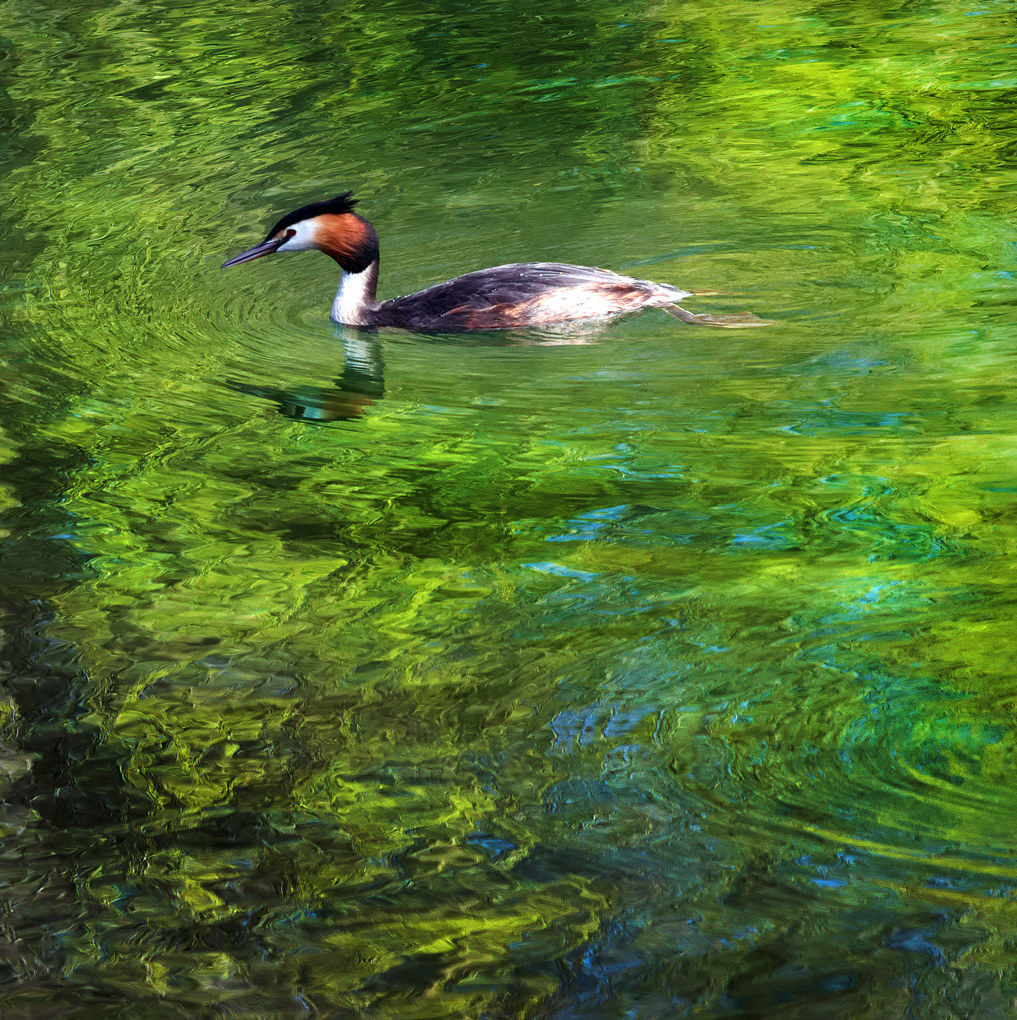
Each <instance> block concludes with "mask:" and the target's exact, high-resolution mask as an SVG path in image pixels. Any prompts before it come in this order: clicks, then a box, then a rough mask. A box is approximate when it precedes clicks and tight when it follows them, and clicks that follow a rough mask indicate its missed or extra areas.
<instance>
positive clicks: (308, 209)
mask: <svg viewBox="0 0 1017 1020" xmlns="http://www.w3.org/2000/svg"><path fill="white" fill-rule="evenodd" d="M356 204H357V200H356V199H355V198H354V197H353V192H352V191H344V192H343V193H342V194H341V195H336V197H335V198H328V199H326V200H325V201H324V202H312V203H311V204H310V205H302V206H301V207H300V208H299V209H294V210H293V212H288V213H287V214H286V215H285V216H283V217H282V219H280V220H279V222H278V223H276V225H275V226H274V227H273V228H272V229H271V230H270V231H269V232H268V233H267V234H266V235H265V240H266V241H267V240H268V239H269V238H270V237H272V236H273V234H278V233H279V231H280V230H285V229H286V228H287V227H292V226H293V224H294V223H299V222H300V221H301V220H309V219H312V218H313V217H315V216H321V215H323V214H324V213H331V214H333V215H337V214H339V213H348V212H353V207H354V206H355V205H356Z"/></svg>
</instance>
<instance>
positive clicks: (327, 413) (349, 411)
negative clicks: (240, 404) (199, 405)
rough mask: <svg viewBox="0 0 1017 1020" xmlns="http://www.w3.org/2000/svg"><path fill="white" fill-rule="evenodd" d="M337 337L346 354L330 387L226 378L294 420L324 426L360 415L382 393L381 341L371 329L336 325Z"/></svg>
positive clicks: (234, 387)
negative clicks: (282, 385) (282, 386)
mask: <svg viewBox="0 0 1017 1020" xmlns="http://www.w3.org/2000/svg"><path fill="white" fill-rule="evenodd" d="M339 339H340V340H341V341H342V344H343V350H344V352H345V355H346V364H345V366H344V368H343V374H342V375H341V376H340V377H339V378H338V379H336V380H335V384H334V385H332V386H295V387H293V389H289V390H286V389H278V388H277V387H274V386H256V385H254V384H252V383H244V382H239V381H238V380H236V379H226V380H225V385H226V386H228V387H229V388H230V389H231V390H235V391H236V392H237V393H246V394H248V395H249V396H252V397H261V398H262V399H264V400H271V401H274V402H275V403H276V404H277V405H278V407H279V413H280V414H281V415H283V416H284V417H286V418H292V419H293V420H294V421H306V422H308V423H310V424H312V425H325V424H327V423H328V422H333V421H353V420H354V419H357V418H362V417H363V416H364V414H365V413H366V412H367V409H368V408H369V407H371V405H372V404H374V403H375V401H377V400H381V399H382V398H383V397H384V396H385V367H384V363H383V361H382V357H381V344H380V343H379V341H378V336H377V333H376V332H375V331H374V330H364V329H359V330H352V329H344V328H342V327H340V330H339Z"/></svg>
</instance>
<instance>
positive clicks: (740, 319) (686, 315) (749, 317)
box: [663, 305, 776, 329]
mask: <svg viewBox="0 0 1017 1020" xmlns="http://www.w3.org/2000/svg"><path fill="white" fill-rule="evenodd" d="M663 308H664V311H665V312H667V314H668V315H673V316H674V317H675V318H676V319H681V321H682V322H687V323H688V324H689V325H690V326H720V327H721V328H722V329H748V328H750V327H752V326H773V325H776V324H775V323H774V322H773V321H772V320H771V319H760V318H759V316H758V315H753V314H752V312H738V313H737V314H734V315H696V313H695V312H690V311H689V310H688V309H687V308H682V306H681V305H664V306H663Z"/></svg>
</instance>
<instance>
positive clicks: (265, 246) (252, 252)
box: [219, 234, 292, 269]
mask: <svg viewBox="0 0 1017 1020" xmlns="http://www.w3.org/2000/svg"><path fill="white" fill-rule="evenodd" d="M291 236H292V235H291V234H283V236H282V237H270V238H269V239H268V240H267V241H262V242H261V244H256V245H255V246H254V247H253V248H248V249H247V251H242V252H241V253H240V254H239V255H234V256H233V258H231V259H227V260H226V261H225V262H224V263H223V264H222V265H221V266H220V267H219V268H220V269H229V267H230V266H239V265H240V263H241V262H250V261H252V259H260V258H261V257H262V255H271V254H272V252H274V251H275V250H276V248H278V247H280V246H281V245H284V244H285V243H286V242H287V241H288V240H289V239H290V237H291Z"/></svg>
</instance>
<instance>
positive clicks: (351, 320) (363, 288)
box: [332, 262, 378, 326]
mask: <svg viewBox="0 0 1017 1020" xmlns="http://www.w3.org/2000/svg"><path fill="white" fill-rule="evenodd" d="M377 285H378V263H377V262H372V263H371V264H370V265H369V266H368V267H367V268H366V269H365V270H364V271H363V272H361V273H347V272H346V270H345V269H344V270H343V273H342V276H341V277H340V278H339V290H338V291H336V295H335V301H333V302H332V318H333V320H334V321H336V322H338V323H340V324H341V325H343V326H366V325H368V313H369V312H370V311H372V310H373V309H374V304H375V302H374V294H375V288H376V287H377Z"/></svg>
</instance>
